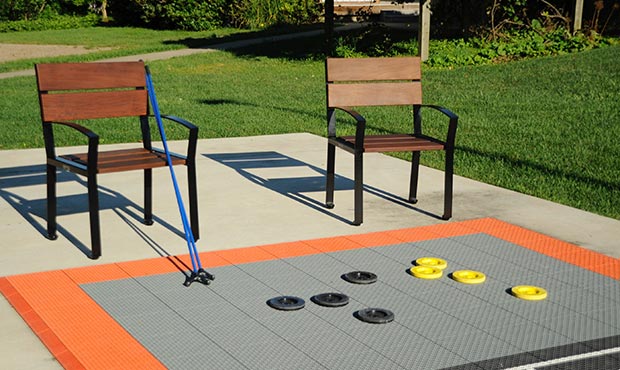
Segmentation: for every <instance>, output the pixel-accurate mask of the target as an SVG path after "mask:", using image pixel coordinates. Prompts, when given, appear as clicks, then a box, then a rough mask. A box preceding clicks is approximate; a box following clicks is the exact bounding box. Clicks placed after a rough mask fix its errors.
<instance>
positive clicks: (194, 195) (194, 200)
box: [187, 163, 200, 241]
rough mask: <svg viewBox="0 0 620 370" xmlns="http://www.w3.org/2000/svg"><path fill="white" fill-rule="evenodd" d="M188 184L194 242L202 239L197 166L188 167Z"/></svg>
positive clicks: (189, 165)
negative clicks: (199, 219) (199, 220)
mask: <svg viewBox="0 0 620 370" xmlns="http://www.w3.org/2000/svg"><path fill="white" fill-rule="evenodd" d="M187 183H188V192H189V218H190V224H191V225H190V227H191V228H192V234H193V235H194V241H196V240H198V239H199V238H200V225H199V222H198V190H197V188H196V165H195V163H191V164H188V165H187Z"/></svg>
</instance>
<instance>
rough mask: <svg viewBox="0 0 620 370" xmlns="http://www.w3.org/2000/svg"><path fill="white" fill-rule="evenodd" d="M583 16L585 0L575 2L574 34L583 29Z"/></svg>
mask: <svg viewBox="0 0 620 370" xmlns="http://www.w3.org/2000/svg"><path fill="white" fill-rule="evenodd" d="M582 16H583V0H575V19H574V20H573V32H577V31H579V30H580V29H581V18H582Z"/></svg>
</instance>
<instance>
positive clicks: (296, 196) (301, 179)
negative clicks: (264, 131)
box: [204, 151, 440, 224]
mask: <svg viewBox="0 0 620 370" xmlns="http://www.w3.org/2000/svg"><path fill="white" fill-rule="evenodd" d="M204 156H205V157H207V158H209V159H212V160H214V161H216V162H219V163H221V164H223V165H225V166H228V167H230V168H232V169H234V170H235V171H237V172H238V173H239V174H240V175H241V176H243V177H244V178H246V179H247V180H249V181H251V182H253V183H255V184H257V185H260V186H263V187H265V188H267V189H269V190H272V191H275V192H277V193H279V194H281V195H283V196H285V197H287V198H289V199H292V200H294V201H297V202H299V203H301V204H303V205H305V206H307V207H310V208H312V209H314V210H316V211H318V212H321V213H323V214H325V215H328V216H330V217H333V218H335V219H337V220H339V221H342V222H345V223H348V224H352V221H351V220H348V219H345V218H343V217H341V216H339V215H336V214H334V213H333V212H331V211H329V209H328V208H326V207H325V204H324V203H322V202H319V201H317V200H315V199H313V198H311V197H309V196H307V195H306V194H305V193H311V192H319V191H321V192H324V191H325V176H326V172H325V170H323V169H321V168H319V167H316V166H313V165H311V164H309V163H306V162H303V161H300V160H298V159H295V158H292V157H289V156H287V155H284V154H281V153H278V152H275V151H264V152H245V153H215V154H204ZM273 168H279V169H281V171H278V177H265V176H264V175H263V176H261V175H259V174H258V173H259V172H261V171H260V170H262V169H273ZM287 170H289V171H290V173H289V174H287V172H286V171H287ZM300 170H303V171H304V172H305V173H308V172H311V173H316V175H310V176H297V177H293V176H294V174H295V173H299V172H300ZM334 185H335V190H336V191H338V190H353V188H354V183H353V180H351V179H349V178H346V177H343V176H340V175H338V174H336V177H335V182H334ZM364 191H365V192H368V193H370V194H372V195H375V196H378V197H380V198H382V199H385V200H389V201H391V202H393V203H396V204H398V205H401V206H403V207H406V208H409V209H411V210H413V211H416V212H419V213H422V214H425V215H427V216H430V217H434V218H438V219H439V218H440V217H439V216H438V215H435V214H433V213H430V212H427V211H424V210H421V209H419V208H417V207H414V206H412V205H411V204H410V203H409V202H408V201H407V200H406V199H405V198H402V197H399V196H398V195H395V194H392V193H389V192H386V191H384V190H382V189H378V188H376V187H373V186H369V185H366V184H365V185H364Z"/></svg>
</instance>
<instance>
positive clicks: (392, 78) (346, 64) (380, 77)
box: [325, 57, 422, 108]
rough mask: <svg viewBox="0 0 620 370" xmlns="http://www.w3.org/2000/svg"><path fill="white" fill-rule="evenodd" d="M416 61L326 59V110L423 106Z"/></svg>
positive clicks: (407, 59)
mask: <svg viewBox="0 0 620 370" xmlns="http://www.w3.org/2000/svg"><path fill="white" fill-rule="evenodd" d="M421 78H422V72H421V68H420V58H419V57H395V58H327V59H326V61H325V81H326V84H327V106H328V107H329V108H332V107H356V106H377V105H415V104H422V82H421Z"/></svg>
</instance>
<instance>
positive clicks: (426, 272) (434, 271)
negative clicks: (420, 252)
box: [409, 266, 443, 280]
mask: <svg viewBox="0 0 620 370" xmlns="http://www.w3.org/2000/svg"><path fill="white" fill-rule="evenodd" d="M409 271H411V275H413V276H415V277H417V278H420V279H428V280H431V279H439V278H440V277H441V275H443V271H442V270H440V269H438V268H437V267H432V266H413V267H412V268H411V269H409Z"/></svg>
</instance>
